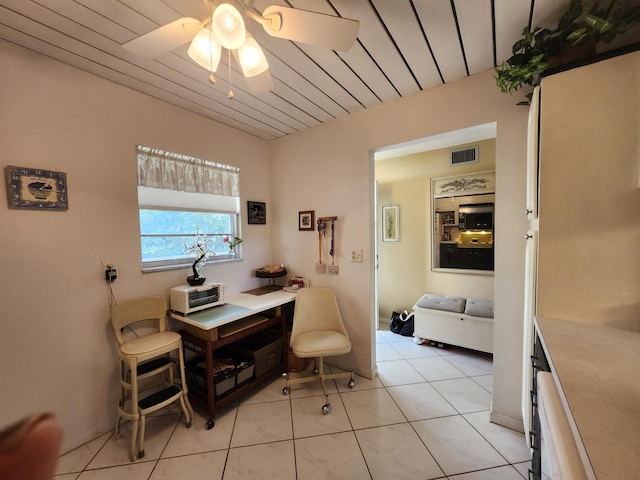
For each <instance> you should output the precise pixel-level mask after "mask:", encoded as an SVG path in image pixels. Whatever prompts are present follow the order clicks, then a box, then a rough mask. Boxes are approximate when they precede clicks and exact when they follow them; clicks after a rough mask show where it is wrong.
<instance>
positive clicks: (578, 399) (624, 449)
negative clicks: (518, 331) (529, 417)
mask: <svg viewBox="0 0 640 480" xmlns="http://www.w3.org/2000/svg"><path fill="white" fill-rule="evenodd" d="M536 324H537V329H538V332H539V334H540V337H541V340H542V342H543V345H544V347H545V351H546V353H547V356H548V357H549V358H548V360H549V362H550V364H551V368H552V370H553V375H554V379H555V380H556V383H559V386H560V387H561V391H560V392H559V393H560V396H561V398H562V400H563V403H565V405H568V407H569V410H570V415H569V417H570V418H569V423H570V424H571V423H573V427H575V430H576V432H575V434H577V437H578V440H577V443H578V444H579V448H580V443H581V444H582V445H583V448H584V450H583V453H584V454H586V456H587V457H588V463H590V464H591V467H593V472H594V473H595V478H597V479H598V480H605V479H611V480H614V479H615V480H621V479H632V478H638V475H639V472H640V375H639V374H638V365H640V333H637V332H632V331H626V330H619V329H616V328H611V327H607V326H603V325H594V324H588V323H581V322H573V321H568V320H557V319H553V318H544V317H538V318H537V319H536ZM590 478H593V477H591V476H590Z"/></svg>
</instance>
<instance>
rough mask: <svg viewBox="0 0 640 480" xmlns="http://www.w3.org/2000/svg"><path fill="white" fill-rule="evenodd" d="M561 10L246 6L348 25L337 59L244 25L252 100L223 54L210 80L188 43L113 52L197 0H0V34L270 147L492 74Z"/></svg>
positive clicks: (414, 0) (467, 2)
mask: <svg viewBox="0 0 640 480" xmlns="http://www.w3.org/2000/svg"><path fill="white" fill-rule="evenodd" d="M568 2H569V0H288V1H282V0H254V2H253V8H254V10H255V11H256V12H262V11H263V10H264V8H265V7H267V6H268V5H270V4H281V5H287V6H290V7H294V8H300V9H304V10H311V11H316V12H321V13H327V14H331V15H339V16H342V17H347V18H352V19H355V20H358V21H359V22H360V30H359V33H358V38H357V40H356V43H355V45H354V46H353V47H352V48H351V50H350V51H349V52H346V53H341V52H335V51H330V50H325V49H322V48H319V47H315V46H309V45H305V44H302V43H294V42H292V41H289V40H283V39H278V38H274V37H271V36H269V35H268V34H266V33H265V31H264V30H263V29H262V28H261V27H260V25H258V24H257V23H256V22H254V21H252V20H247V28H248V29H249V30H250V32H251V33H252V34H253V36H254V37H255V38H256V40H257V41H258V43H259V44H260V45H261V46H262V47H263V49H264V50H265V53H266V56H267V59H268V61H269V70H270V73H271V76H272V78H273V80H274V83H275V89H274V90H273V91H271V92H269V93H264V94H260V95H253V94H252V93H251V92H250V91H249V89H248V87H247V83H246V81H245V79H244V77H243V76H242V74H241V73H240V71H239V68H238V66H237V65H236V63H235V60H233V59H232V60H231V64H230V67H231V68H229V62H228V58H227V55H226V52H223V56H222V60H221V65H220V67H219V68H218V71H217V74H216V76H217V82H216V83H215V84H211V83H210V82H209V81H208V76H209V74H208V72H207V71H206V70H204V69H202V68H201V67H199V66H198V65H197V64H195V63H194V62H193V61H192V60H191V59H190V58H189V57H188V56H187V47H188V45H183V46H181V47H179V48H177V49H175V50H173V51H171V52H167V53H165V54H163V55H161V56H159V57H157V58H155V59H153V60H150V59H146V58H142V57H139V56H136V55H134V54H132V53H130V52H128V51H127V50H125V49H124V48H122V44H123V43H125V42H128V41H130V40H132V39H134V38H136V37H138V36H140V35H142V34H144V33H147V32H149V31H151V30H153V29H155V28H157V27H159V26H161V25H164V24H166V23H169V22H171V21H173V20H176V19H178V18H180V17H183V16H187V17H195V18H198V19H204V18H205V17H207V15H208V12H209V6H208V4H207V3H206V2H203V1H202V0H0V38H2V39H4V40H5V41H7V42H9V43H12V44H15V45H18V46H21V47H24V48H26V49H28V50H32V51H34V52H37V53H40V54H42V55H45V56H47V57H50V58H53V59H56V60H58V61H60V62H63V63H66V64H68V65H72V66H74V67H77V68H79V69H81V70H84V71H86V72H90V73H92V74H95V75H98V76H100V77H104V78H106V79H109V80H111V81H113V82H116V83H118V84H121V85H124V86H126V87H129V88H132V89H134V90H138V91H140V92H143V93H146V94H148V95H151V96H153V97H156V98H159V99H162V100H165V101H167V102H170V103H172V104H175V105H178V106H180V107H183V108H185V109H188V110H191V111H193V112H196V113H198V114H201V115H203V116H205V117H208V118H211V119H214V120H217V121H219V122H221V123H224V124H226V125H229V126H231V127H234V128H237V129H239V130H242V131H244V132H247V133H249V134H251V135H254V136H256V137H259V138H262V139H265V140H270V139H274V138H278V137H282V136H284V135H288V134H291V133H294V132H297V131H301V130H304V129H307V128H309V127H313V126H316V125H319V124H322V123H325V122H329V121H331V120H333V119H336V118H340V117H344V116H347V115H350V114H353V113H357V112H361V111H363V110H366V109H368V108H373V107H377V106H379V105H381V104H384V103H387V102H393V101H394V100H397V99H400V98H405V97H410V96H411V95H415V94H417V93H419V92H421V91H423V90H426V89H429V88H432V87H435V86H438V85H442V84H444V83H446V82H453V81H456V80H459V79H461V78H463V77H466V76H469V75H473V74H476V73H479V72H482V71H486V70H489V69H492V68H494V67H495V66H496V65H499V64H500V63H501V62H502V61H503V60H504V59H506V58H508V57H509V56H510V55H511V53H510V52H511V46H512V45H513V43H514V41H515V40H516V39H517V38H518V36H519V34H520V32H521V31H522V28H523V27H524V26H525V25H528V24H533V25H547V24H549V23H550V22H551V23H554V22H555V20H554V19H555V18H557V17H558V15H559V14H560V13H561V12H562V11H563V10H564V9H565V7H566V5H567V4H568ZM230 85H231V89H232V90H233V92H234V98H233V100H230V99H228V98H227V93H228V91H229V88H230ZM496 88H497V87H496Z"/></svg>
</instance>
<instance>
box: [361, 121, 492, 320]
mask: <svg viewBox="0 0 640 480" xmlns="http://www.w3.org/2000/svg"><path fill="white" fill-rule="evenodd" d="M495 137H496V124H495V123H490V124H484V125H479V126H475V127H470V128H466V129H462V130H457V131H454V132H448V133H445V134H441V135H436V136H432V137H428V138H424V139H419V140H414V141H411V142H406V143H403V144H398V145H392V146H388V147H384V148H381V149H378V150H376V151H375V152H373V168H374V187H373V191H374V195H373V197H374V198H373V208H374V211H375V215H374V226H375V237H374V242H373V243H374V248H375V252H374V259H375V265H374V269H375V280H374V288H375V293H374V299H375V302H376V305H375V311H376V312H377V315H374V316H375V321H374V328H375V329H376V330H377V329H379V326H380V325H379V323H380V322H382V323H383V324H384V323H386V322H388V321H389V318H390V317H391V313H392V312H393V311H394V310H395V311H399V310H400V311H401V310H411V309H412V308H413V305H414V303H415V301H416V300H417V299H418V298H420V296H421V295H422V294H423V293H427V292H426V291H427V290H431V293H438V294H442V295H447V294H451V295H452V294H456V293H457V294H458V295H460V294H466V292H468V291H475V292H477V293H478V295H477V296H478V297H481V298H483V297H484V298H493V277H492V275H484V276H482V275H480V276H478V275H474V276H472V278H470V279H469V278H467V279H463V280H461V278H460V277H461V275H460V274H456V273H449V272H437V271H434V268H433V265H432V234H433V218H432V217H433V215H432V197H431V193H430V191H431V186H430V185H431V179H432V178H438V177H446V176H453V175H457V174H461V173H467V172H479V171H488V170H495ZM471 144H473V145H479V152H480V153H479V161H478V162H477V163H473V164H472V165H462V166H459V165H456V166H451V164H450V156H449V155H450V151H451V150H455V149H458V148H460V147H464V146H466V145H471ZM387 207H394V209H393V210H394V211H396V212H397V222H398V225H397V228H398V233H397V238H393V237H392V241H385V240H386V239H384V238H383V235H382V231H381V228H382V225H381V214H382V210H383V208H385V209H387V210H388V208H387ZM395 207H397V208H395ZM485 273H486V272H485ZM463 276H464V277H470V276H469V275H463ZM461 285H462V287H461ZM460 287H461V288H462V289H463V290H464V291H463V292H460V290H459V289H460Z"/></svg>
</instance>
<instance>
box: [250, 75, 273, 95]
mask: <svg viewBox="0 0 640 480" xmlns="http://www.w3.org/2000/svg"><path fill="white" fill-rule="evenodd" d="M244 79H245V81H246V82H247V85H248V86H249V90H251V93H253V94H255V95H260V94H261V93H267V92H270V91H271V90H273V89H274V88H275V84H274V83H273V78H271V74H270V73H269V70H265V71H264V72H262V73H260V74H258V75H254V76H253V77H244Z"/></svg>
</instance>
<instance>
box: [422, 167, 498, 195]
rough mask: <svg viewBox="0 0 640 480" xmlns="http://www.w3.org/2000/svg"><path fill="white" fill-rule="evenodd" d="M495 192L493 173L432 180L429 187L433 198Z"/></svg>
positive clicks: (494, 175)
mask: <svg viewBox="0 0 640 480" xmlns="http://www.w3.org/2000/svg"><path fill="white" fill-rule="evenodd" d="M495 190H496V174H495V172H483V173H474V174H472V173H470V174H467V175H457V176H455V177H446V178H434V179H433V180H432V186H431V191H432V192H433V198H441V197H459V196H462V195H476V194H481V193H493V192H495Z"/></svg>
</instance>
